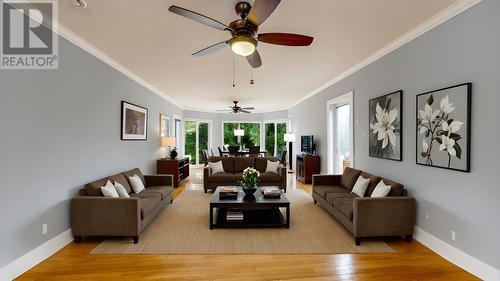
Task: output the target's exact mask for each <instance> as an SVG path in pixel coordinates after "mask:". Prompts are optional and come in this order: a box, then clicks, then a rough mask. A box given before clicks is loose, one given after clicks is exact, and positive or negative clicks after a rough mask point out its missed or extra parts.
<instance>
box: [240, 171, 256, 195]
mask: <svg viewBox="0 0 500 281" xmlns="http://www.w3.org/2000/svg"><path fill="white" fill-rule="evenodd" d="M259 175H260V173H259V171H257V170H256V169H254V168H250V167H248V168H246V169H245V170H244V171H243V179H242V180H241V181H240V184H241V186H242V188H243V192H245V194H247V195H251V194H253V193H254V192H255V191H256V190H257V182H258V177H259Z"/></svg>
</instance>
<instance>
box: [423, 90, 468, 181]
mask: <svg viewBox="0 0 500 281" xmlns="http://www.w3.org/2000/svg"><path fill="white" fill-rule="evenodd" d="M471 93H472V84H471V83H465V84H460V85H457V86H452V87H448V88H444V89H439V90H435V91H431V92H428V93H423V94H420V95H418V96H417V112H416V114H417V131H416V136H417V140H416V144H417V148H416V154H417V155H416V157H417V164H419V165H425V166H432V167H438V168H445V169H450V170H456V171H462V172H470V135H471V134H470V132H471V123H470V122H471V121H470V119H471Z"/></svg>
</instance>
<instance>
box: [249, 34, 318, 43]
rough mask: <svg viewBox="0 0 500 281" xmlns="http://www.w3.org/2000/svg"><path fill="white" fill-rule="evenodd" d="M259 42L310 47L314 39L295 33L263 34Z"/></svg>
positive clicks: (259, 37) (258, 38)
mask: <svg viewBox="0 0 500 281" xmlns="http://www.w3.org/2000/svg"><path fill="white" fill-rule="evenodd" d="M257 40H259V41H260V42H264V43H269V44H274V45H283V46H309V45H311V43H312V42H313V40H314V38H313V37H310V36H306V35H300V34H293V33H262V34H259V35H258V37H257Z"/></svg>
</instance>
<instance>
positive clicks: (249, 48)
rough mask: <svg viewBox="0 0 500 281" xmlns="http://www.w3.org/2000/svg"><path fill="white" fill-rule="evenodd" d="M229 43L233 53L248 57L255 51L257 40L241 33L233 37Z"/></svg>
mask: <svg viewBox="0 0 500 281" xmlns="http://www.w3.org/2000/svg"><path fill="white" fill-rule="evenodd" d="M229 44H230V45H231V50H232V51H233V53H235V54H237V55H240V56H244V57H247V56H249V55H251V54H253V52H255V49H256V47H257V40H255V39H254V38H252V37H250V36H245V35H240V36H236V37H233V38H232V39H231V40H230V41H229Z"/></svg>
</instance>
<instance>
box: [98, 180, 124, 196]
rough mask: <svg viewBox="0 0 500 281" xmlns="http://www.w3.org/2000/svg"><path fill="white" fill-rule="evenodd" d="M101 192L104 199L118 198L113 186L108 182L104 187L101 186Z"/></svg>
mask: <svg viewBox="0 0 500 281" xmlns="http://www.w3.org/2000/svg"><path fill="white" fill-rule="evenodd" d="M101 192H102V194H104V197H112V198H117V197H120V196H118V193H117V192H116V189H115V186H114V185H113V184H112V183H111V182H110V181H109V180H108V181H107V182H106V185H105V186H101Z"/></svg>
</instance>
